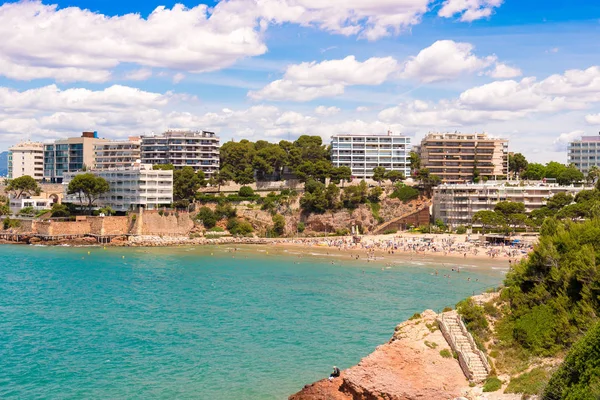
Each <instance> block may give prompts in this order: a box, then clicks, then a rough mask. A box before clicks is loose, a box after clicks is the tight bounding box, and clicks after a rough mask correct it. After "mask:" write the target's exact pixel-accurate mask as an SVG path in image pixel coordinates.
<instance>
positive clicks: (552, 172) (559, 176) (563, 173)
mask: <svg viewBox="0 0 600 400" xmlns="http://www.w3.org/2000/svg"><path fill="white" fill-rule="evenodd" d="M515 156H516V155H515ZM512 158H514V157H512ZM509 162H510V161H509ZM515 162H516V161H515ZM525 162H526V160H525ZM513 167H514V168H517V166H515V165H513ZM519 167H520V168H522V167H523V164H522V163H521V164H520V165H519ZM512 170H513V169H512V168H511V171H512ZM521 170H522V173H521V177H522V178H523V179H531V180H542V179H544V178H546V179H555V180H556V182H557V183H559V184H561V185H570V184H572V183H576V182H582V181H583V180H584V179H585V177H584V176H583V174H582V173H581V172H579V171H578V170H577V169H576V168H575V167H574V166H567V165H564V164H561V163H558V162H556V161H550V162H549V163H548V164H546V165H542V164H538V163H529V164H525V168H522V169H521Z"/></svg>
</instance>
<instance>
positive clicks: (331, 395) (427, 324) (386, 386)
mask: <svg viewBox="0 0 600 400" xmlns="http://www.w3.org/2000/svg"><path fill="white" fill-rule="evenodd" d="M435 318H436V314H435V313H434V312H433V311H431V310H428V311H425V312H424V313H423V314H421V317H419V318H414V319H411V320H409V321H406V322H403V323H402V324H400V325H398V326H397V327H396V331H395V333H394V336H393V337H392V339H391V340H390V341H389V343H387V344H384V345H382V346H379V347H378V348H377V349H376V350H375V351H374V352H373V353H371V354H370V355H369V356H367V357H365V358H364V359H362V360H361V361H360V363H359V364H358V365H356V366H355V367H352V368H350V369H347V370H345V371H343V372H342V374H341V376H340V377H339V378H336V379H334V380H333V381H331V382H330V381H328V380H327V379H324V380H322V381H319V382H316V383H314V384H312V385H307V386H305V387H304V389H302V390H301V391H300V392H298V393H296V394H294V395H292V396H290V400H329V399H331V400H350V399H352V400H375V399H385V400H416V399H419V400H422V399H436V400H443V399H454V398H457V397H460V396H464V395H465V394H466V393H467V392H468V391H469V382H468V381H467V380H466V378H465V376H464V375H463V372H462V370H461V369H460V366H459V364H458V362H457V361H456V360H455V359H454V358H452V357H443V356H442V355H441V354H440V351H442V350H445V349H448V351H449V346H448V344H447V343H446V340H445V339H444V337H443V336H442V334H441V332H440V331H439V329H438V328H437V323H436V321H435ZM444 353H445V354H446V355H447V354H448V353H446V352H445V351H444Z"/></svg>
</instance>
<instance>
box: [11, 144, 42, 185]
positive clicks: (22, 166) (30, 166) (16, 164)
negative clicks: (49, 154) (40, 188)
mask: <svg viewBox="0 0 600 400" xmlns="http://www.w3.org/2000/svg"><path fill="white" fill-rule="evenodd" d="M8 150H9V152H8V179H16V178H20V177H22V176H25V175H28V176H31V177H32V178H33V179H35V180H36V181H41V180H42V179H44V144H43V143H38V142H30V141H26V142H21V143H19V144H16V145H15V146H13V147H11V148H10V149H8Z"/></svg>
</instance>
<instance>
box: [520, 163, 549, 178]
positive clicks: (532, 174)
mask: <svg viewBox="0 0 600 400" xmlns="http://www.w3.org/2000/svg"><path fill="white" fill-rule="evenodd" d="M545 177H546V167H544V166H543V165H542V164H538V163H529V164H528V165H527V167H526V168H525V171H524V172H523V173H522V174H521V178H523V179H529V180H534V181H539V180H542V179H544V178H545Z"/></svg>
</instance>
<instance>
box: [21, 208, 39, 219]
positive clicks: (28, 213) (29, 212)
mask: <svg viewBox="0 0 600 400" xmlns="http://www.w3.org/2000/svg"><path fill="white" fill-rule="evenodd" d="M19 215H20V216H23V217H33V216H35V209H34V208H33V207H23V208H21V209H20V210H19Z"/></svg>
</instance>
